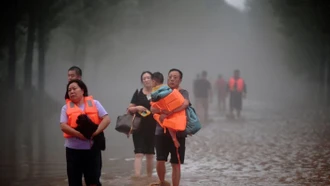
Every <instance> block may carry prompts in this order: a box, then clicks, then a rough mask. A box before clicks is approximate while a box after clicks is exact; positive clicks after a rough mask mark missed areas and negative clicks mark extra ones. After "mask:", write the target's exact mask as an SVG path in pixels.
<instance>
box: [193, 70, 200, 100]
mask: <svg viewBox="0 0 330 186" xmlns="http://www.w3.org/2000/svg"><path fill="white" fill-rule="evenodd" d="M199 79H200V75H199V74H197V75H196V79H194V83H193V93H194V101H196V94H197V93H196V92H197V90H198V85H197V84H198V80H199Z"/></svg>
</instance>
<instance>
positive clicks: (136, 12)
mask: <svg viewBox="0 0 330 186" xmlns="http://www.w3.org/2000/svg"><path fill="white" fill-rule="evenodd" d="M149 2H150V5H149V6H148V8H143V9H142V8H139V4H138V3H136V1H135V0H124V1H121V2H120V4H119V5H118V6H117V7H116V8H117V9H116V10H114V9H113V10H109V11H105V12H104V19H102V20H100V21H99V22H96V23H95V24H96V25H97V24H99V25H101V26H100V31H99V32H98V30H97V29H96V30H95V29H94V30H93V32H90V33H89V35H90V37H88V38H85V40H86V41H87V48H86V53H84V58H83V60H84V61H83V66H82V70H83V80H84V81H85V82H86V84H87V86H88V89H89V93H90V94H91V95H93V96H94V98H95V99H97V100H99V101H100V102H101V103H102V104H103V106H104V107H105V108H106V110H107V111H108V113H109V115H110V117H111V120H112V122H111V124H110V127H109V128H108V129H107V130H106V138H107V151H105V153H104V156H103V158H104V160H105V161H107V160H108V159H109V158H118V157H122V158H123V157H124V158H126V157H127V158H131V157H133V143H132V139H131V138H130V139H127V138H126V136H125V135H123V134H120V133H118V132H116V131H115V130H114V126H115V122H116V118H117V116H118V115H120V114H123V113H124V112H125V111H126V108H127V106H128V104H129V103H130V99H131V97H132V95H133V93H134V91H135V90H136V89H137V88H140V87H141V86H142V85H141V82H140V74H141V72H142V71H145V70H149V71H152V72H154V71H160V72H162V73H163V74H164V75H167V73H168V70H169V69H171V68H178V69H181V70H182V71H183V82H182V88H184V89H187V90H188V91H189V92H190V96H191V98H193V94H192V82H193V80H194V79H195V77H196V74H197V73H200V72H201V71H202V70H206V71H207V72H208V78H209V80H210V81H211V83H212V84H213V83H214V81H215V79H216V77H217V76H218V74H223V75H224V76H225V78H227V79H228V78H229V77H230V76H231V75H232V74H233V70H235V69H240V70H241V76H242V77H243V78H244V79H245V80H246V83H247V92H248V94H247V99H248V100H249V101H250V100H253V101H259V102H266V103H267V104H274V103H276V105H277V106H280V105H281V104H282V106H283V107H285V106H287V105H289V104H291V103H292V104H294V103H299V102H301V101H302V100H304V96H306V95H307V94H308V89H307V87H308V84H304V83H303V82H304V79H302V77H297V76H296V75H293V74H292V73H291V72H290V70H289V69H288V67H287V66H286V64H285V63H286V61H287V60H288V59H289V57H288V56H287V53H286V52H285V50H287V48H286V47H287V39H286V38H284V37H283V36H282V35H280V34H279V33H278V31H277V27H278V21H277V20H276V19H275V18H274V17H273V14H272V11H271V9H270V7H269V6H267V5H265V6H264V7H263V8H262V10H257V11H258V14H257V16H251V14H252V13H253V12H252V13H251V11H256V10H251V9H249V7H248V5H245V4H244V3H242V2H243V1H238V0H236V1H234V0H232V1H230V0H226V1H223V2H222V1H216V0H207V1H200V0H180V1H153V3H151V1H149ZM113 14H115V16H114V19H110V17H111V16H113ZM107 17H109V19H108V20H107ZM107 21H109V22H108V23H107ZM51 38H52V39H51V43H50V45H49V49H48V52H47V60H46V61H47V64H46V75H47V77H46V91H47V92H48V94H49V95H50V96H51V97H52V98H53V99H55V100H57V101H58V102H60V103H62V104H64V93H65V88H66V83H67V70H68V68H69V67H70V66H72V65H78V66H79V65H81V64H75V63H74V62H73V60H72V53H73V52H74V51H73V48H74V47H73V41H72V39H71V38H70V37H69V36H68V34H67V28H66V27H65V26H62V27H59V28H57V29H55V30H54V31H53V32H52V34H51ZM96 38H98V39H96ZM293 89H294V90H293ZM296 91H299V92H300V93H301V96H300V97H298V96H297V95H296ZM274 105H275V104H274ZM60 109H61V108H60V107H59V108H58V112H54V113H47V115H46V116H44V117H47V118H49V122H48V123H45V124H44V125H46V126H47V131H46V132H45V133H46V136H47V138H46V139H39V140H45V141H46V144H47V150H46V151H47V152H46V156H47V159H48V160H46V161H51V162H63V163H64V158H65V153H64V147H63V142H64V140H63V138H62V134H61V131H60V129H59V117H60ZM22 130H24V129H22ZM37 140H38V139H36V140H35V142H34V143H37ZM23 141H24V140H23V139H22V140H19V141H18V142H17V143H18V145H17V146H18V148H23V146H24V145H22V142H23ZM22 156H23V155H22ZM36 159H38V158H37V157H36Z"/></svg>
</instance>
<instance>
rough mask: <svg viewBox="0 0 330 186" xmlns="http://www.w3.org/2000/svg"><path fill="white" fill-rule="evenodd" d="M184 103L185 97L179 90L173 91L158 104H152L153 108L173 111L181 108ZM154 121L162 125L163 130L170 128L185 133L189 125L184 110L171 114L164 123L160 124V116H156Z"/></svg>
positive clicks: (157, 102)
mask: <svg viewBox="0 0 330 186" xmlns="http://www.w3.org/2000/svg"><path fill="white" fill-rule="evenodd" d="M183 103H184V97H183V96H182V94H181V93H180V92H179V91H178V90H177V89H173V91H172V92H171V93H170V94H169V95H167V96H166V97H164V98H162V99H160V100H159V101H156V102H151V103H150V104H151V106H152V107H155V108H157V109H159V110H161V111H162V110H166V111H169V112H171V111H173V110H175V109H177V108H179V107H180V106H181V105H182V104H183ZM153 117H154V119H155V120H156V121H157V122H158V123H159V124H160V126H161V127H163V128H169V129H173V130H176V131H184V130H185V129H186V125H187V116H186V111H185V110H182V111H179V112H175V113H173V114H171V115H170V116H169V117H167V118H165V119H164V121H163V122H160V114H154V115H153Z"/></svg>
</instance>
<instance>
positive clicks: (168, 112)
mask: <svg viewBox="0 0 330 186" xmlns="http://www.w3.org/2000/svg"><path fill="white" fill-rule="evenodd" d="M170 113H171V112H170V111H168V110H162V114H166V115H170Z"/></svg>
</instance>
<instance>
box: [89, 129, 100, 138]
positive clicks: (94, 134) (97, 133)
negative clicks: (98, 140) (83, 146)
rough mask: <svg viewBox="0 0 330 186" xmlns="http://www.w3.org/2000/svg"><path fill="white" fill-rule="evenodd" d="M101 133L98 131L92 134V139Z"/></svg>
mask: <svg viewBox="0 0 330 186" xmlns="http://www.w3.org/2000/svg"><path fill="white" fill-rule="evenodd" d="M100 133H101V132H98V131H97V130H96V131H95V132H94V133H93V134H92V136H91V139H93V138H94V137H95V136H97V135H99V134H100Z"/></svg>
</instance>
